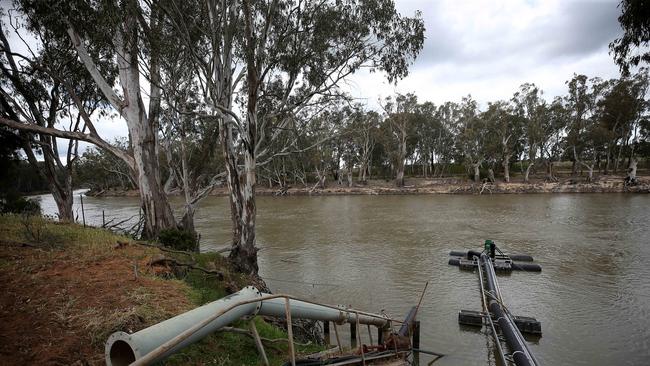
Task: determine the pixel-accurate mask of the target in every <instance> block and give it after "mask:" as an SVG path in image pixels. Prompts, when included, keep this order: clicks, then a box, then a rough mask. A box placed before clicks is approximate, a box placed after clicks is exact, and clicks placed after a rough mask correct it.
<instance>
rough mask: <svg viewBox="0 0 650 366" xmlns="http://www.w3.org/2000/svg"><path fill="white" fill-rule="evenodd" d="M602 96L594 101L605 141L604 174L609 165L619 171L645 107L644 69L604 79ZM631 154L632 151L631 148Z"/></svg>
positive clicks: (646, 86)
mask: <svg viewBox="0 0 650 366" xmlns="http://www.w3.org/2000/svg"><path fill="white" fill-rule="evenodd" d="M606 85H607V86H606V89H605V90H604V92H603V94H604V95H603V97H602V99H600V100H599V101H598V102H597V103H598V105H597V113H598V118H599V124H600V129H601V130H602V133H603V134H604V138H605V139H606V140H607V142H606V144H605V152H604V154H605V158H606V163H605V174H607V173H608V172H609V171H610V169H611V165H612V161H613V168H614V169H613V170H614V173H616V172H617V171H618V167H619V163H620V161H621V157H622V156H623V152H624V151H625V150H626V149H628V147H629V144H630V142H631V140H632V139H633V133H634V130H635V129H636V124H637V121H638V120H639V117H640V116H641V115H643V113H644V109H646V108H647V107H646V106H647V102H646V101H645V99H644V97H645V93H646V91H647V88H648V75H647V70H646V69H642V70H641V72H639V73H638V74H636V75H634V76H633V77H625V78H622V79H613V80H610V81H608V82H607V84H606ZM630 155H633V151H630Z"/></svg>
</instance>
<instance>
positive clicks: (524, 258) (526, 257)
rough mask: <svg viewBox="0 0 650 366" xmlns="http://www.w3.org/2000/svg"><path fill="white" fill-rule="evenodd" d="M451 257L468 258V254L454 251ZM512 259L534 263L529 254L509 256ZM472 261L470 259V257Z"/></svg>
mask: <svg viewBox="0 0 650 366" xmlns="http://www.w3.org/2000/svg"><path fill="white" fill-rule="evenodd" d="M449 256H450V257H467V252H464V251H460V250H452V251H451V252H449ZM507 256H508V257H510V259H512V260H513V261H520V262H532V261H534V259H533V256H531V255H528V254H507ZM468 258H469V259H471V258H470V257H468Z"/></svg>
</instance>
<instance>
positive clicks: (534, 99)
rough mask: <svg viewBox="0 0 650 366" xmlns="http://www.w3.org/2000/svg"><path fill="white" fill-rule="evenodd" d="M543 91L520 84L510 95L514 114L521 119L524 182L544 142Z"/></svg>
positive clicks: (533, 85)
mask: <svg viewBox="0 0 650 366" xmlns="http://www.w3.org/2000/svg"><path fill="white" fill-rule="evenodd" d="M542 94H543V92H542V91H541V90H540V89H539V88H538V87H537V86H536V85H535V84H531V83H525V84H522V85H521V86H520V87H519V90H518V91H517V92H515V94H514V96H513V97H512V103H513V105H514V108H515V114H516V115H517V116H518V117H519V118H521V119H522V120H523V131H524V136H525V146H526V152H525V153H526V155H527V160H528V165H527V167H526V172H525V174H524V182H528V181H529V178H530V172H531V170H532V169H533V167H534V166H535V161H536V159H537V157H538V154H539V150H540V147H541V145H542V144H543V142H544V128H543V123H544V120H545V118H546V112H547V106H546V102H545V101H544V99H542Z"/></svg>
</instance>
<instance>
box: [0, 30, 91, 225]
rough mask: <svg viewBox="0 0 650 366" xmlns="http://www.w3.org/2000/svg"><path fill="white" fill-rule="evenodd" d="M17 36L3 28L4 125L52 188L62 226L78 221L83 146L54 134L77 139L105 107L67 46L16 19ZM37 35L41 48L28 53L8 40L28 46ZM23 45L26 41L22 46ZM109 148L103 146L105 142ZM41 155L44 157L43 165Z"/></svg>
mask: <svg viewBox="0 0 650 366" xmlns="http://www.w3.org/2000/svg"><path fill="white" fill-rule="evenodd" d="M10 19H11V20H10V23H11V27H12V28H13V32H10V31H8V27H7V25H6V24H0V53H1V56H0V74H2V76H3V78H2V81H0V105H1V106H0V123H2V124H4V125H6V126H9V127H11V128H12V129H16V130H18V131H20V132H17V133H16V136H19V140H20V141H21V147H22V150H23V151H24V152H25V156H26V157H27V161H28V162H29V163H30V165H31V166H32V167H33V168H34V169H35V170H36V171H37V172H38V173H39V174H40V176H41V177H42V178H43V179H44V180H46V181H47V182H48V185H49V189H50V192H51V193H52V197H53V198H54V201H55V203H56V205H57V209H58V216H59V219H60V220H62V221H73V220H74V215H73V211H72V202H73V192H72V190H73V175H74V166H75V161H76V159H77V158H78V147H79V144H78V140H77V139H69V140H68V141H66V142H65V143H63V142H62V141H57V138H56V137H54V136H52V135H51V134H49V133H48V131H49V130H54V129H61V131H62V132H61V133H60V134H59V135H60V136H59V137H68V138H70V137H71V136H73V137H76V136H79V135H83V134H84V132H86V131H88V130H89V129H91V135H92V134H93V132H94V131H93V130H92V127H93V126H92V124H88V123H86V122H85V118H86V117H87V115H90V114H93V113H94V112H95V111H96V110H97V109H98V108H99V107H100V105H101V104H102V103H103V100H102V98H101V97H100V96H98V94H97V91H96V90H95V88H94V86H93V83H92V80H90V79H89V78H88V77H85V74H84V73H82V72H81V71H83V70H81V67H80V65H79V64H78V63H76V62H75V54H74V50H73V49H72V47H71V46H70V45H69V43H67V42H63V43H61V42H60V40H58V39H56V37H54V36H53V34H52V33H51V32H49V31H47V30H45V29H41V28H36V27H32V25H31V24H25V22H24V20H23V19H20V18H18V19H16V18H10ZM25 27H27V28H29V29H32V30H33V33H32V37H33V38H34V40H35V42H37V46H38V49H37V50H35V49H34V47H36V45H31V46H30V45H29V44H28V43H26V42H25V43H23V44H22V46H23V48H24V49H26V51H16V50H15V49H12V46H11V44H10V42H9V41H8V38H7V37H8V36H10V37H13V38H14V39H15V40H23V39H24V38H22V37H24V36H25V35H24V34H21V33H24V32H25V30H24V29H23V28H25ZM17 43H20V41H17ZM102 142H103V141H102ZM37 155H42V159H43V163H42V164H41V163H39V162H38V158H37Z"/></svg>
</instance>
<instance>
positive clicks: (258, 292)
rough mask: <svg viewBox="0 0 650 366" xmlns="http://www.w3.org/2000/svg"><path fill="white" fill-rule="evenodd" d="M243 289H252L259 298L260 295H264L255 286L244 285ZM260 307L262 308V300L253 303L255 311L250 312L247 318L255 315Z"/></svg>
mask: <svg viewBox="0 0 650 366" xmlns="http://www.w3.org/2000/svg"><path fill="white" fill-rule="evenodd" d="M244 289H248V290H250V291H253V292H254V293H255V295H256V296H257V297H258V298H261V297H262V296H264V295H263V294H262V292H261V291H260V290H259V289H258V288H257V287H255V286H246V287H244ZM261 308H262V301H258V302H256V303H255V311H254V312H253V313H252V314H250V315H249V316H248V317H249V318H254V317H255V316H257V313H259V311H260V309H261Z"/></svg>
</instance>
